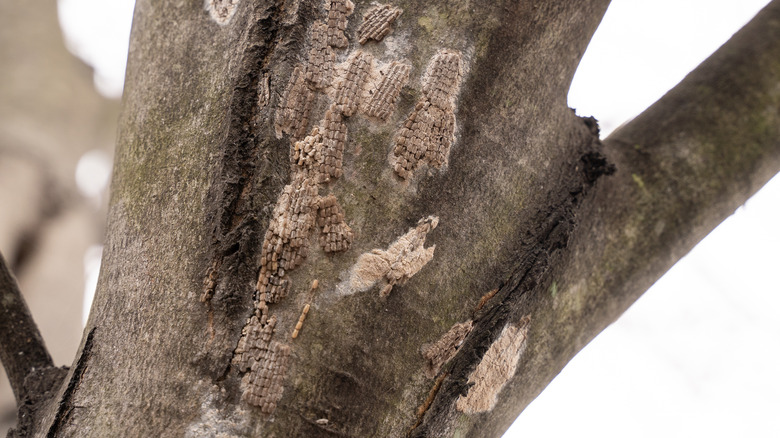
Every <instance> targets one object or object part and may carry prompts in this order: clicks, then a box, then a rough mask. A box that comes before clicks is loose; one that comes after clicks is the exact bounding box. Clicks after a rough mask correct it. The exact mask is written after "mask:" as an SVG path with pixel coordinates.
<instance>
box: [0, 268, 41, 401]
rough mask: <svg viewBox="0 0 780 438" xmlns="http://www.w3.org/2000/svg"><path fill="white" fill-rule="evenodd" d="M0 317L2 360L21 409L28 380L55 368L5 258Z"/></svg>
mask: <svg viewBox="0 0 780 438" xmlns="http://www.w3.org/2000/svg"><path fill="white" fill-rule="evenodd" d="M0 314H1V315H2V317H0V360H1V361H2V362H3V366H4V367H5V372H6V374H7V375H8V379H9V380H10V381H11V388H12V389H13V391H14V397H15V398H16V404H17V406H18V405H20V404H21V402H22V400H24V399H25V396H27V395H28V394H27V393H26V392H27V391H26V389H25V385H24V379H25V378H26V377H27V376H28V375H29V374H30V373H32V372H35V371H36V370H40V369H42V368H48V367H53V366H54V364H53V362H52V359H51V356H50V355H49V352H48V351H47V350H46V346H45V345H44V343H43V338H42V337H41V334H40V332H39V331H38V327H37V326H36V325H35V322H34V321H33V318H32V315H31V314H30V309H29V308H28V307H27V303H25V301H24V298H23V297H22V294H21V292H20V291H19V286H18V285H17V284H16V279H15V278H14V277H13V275H12V274H11V271H10V270H9V269H8V267H7V266H6V263H5V259H4V258H3V255H2V254H0Z"/></svg>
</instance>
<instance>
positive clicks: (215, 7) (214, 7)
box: [206, 0, 239, 25]
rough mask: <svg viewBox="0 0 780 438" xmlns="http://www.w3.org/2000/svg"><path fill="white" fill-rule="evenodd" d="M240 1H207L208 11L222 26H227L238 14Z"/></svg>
mask: <svg viewBox="0 0 780 438" xmlns="http://www.w3.org/2000/svg"><path fill="white" fill-rule="evenodd" d="M238 2H239V0H206V10H207V11H209V14H211V18H213V19H214V21H216V22H217V23H219V24H221V25H225V24H227V23H228V22H229V21H230V19H231V18H233V14H235V12H236V7H238Z"/></svg>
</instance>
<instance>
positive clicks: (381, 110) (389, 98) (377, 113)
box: [366, 61, 412, 120]
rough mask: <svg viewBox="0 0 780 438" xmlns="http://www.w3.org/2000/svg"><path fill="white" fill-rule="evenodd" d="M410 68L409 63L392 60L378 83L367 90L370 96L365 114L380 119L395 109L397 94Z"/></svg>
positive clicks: (406, 78) (407, 76) (407, 78)
mask: <svg viewBox="0 0 780 438" xmlns="http://www.w3.org/2000/svg"><path fill="white" fill-rule="evenodd" d="M411 69H412V66H411V65H409V64H403V63H400V62H397V61H393V62H392V64H390V67H389V68H388V69H387V72H386V73H385V75H384V77H383V78H382V80H381V82H379V85H377V87H376V88H374V89H372V90H371V91H370V92H369V93H370V94H371V97H370V99H369V101H368V108H367V109H366V114H368V115H369V116H371V117H376V118H378V119H380V120H387V118H388V117H389V116H390V114H391V113H392V112H393V110H395V103H396V101H398V95H399V94H401V88H403V86H404V85H406V81H408V80H409V72H410V71H411Z"/></svg>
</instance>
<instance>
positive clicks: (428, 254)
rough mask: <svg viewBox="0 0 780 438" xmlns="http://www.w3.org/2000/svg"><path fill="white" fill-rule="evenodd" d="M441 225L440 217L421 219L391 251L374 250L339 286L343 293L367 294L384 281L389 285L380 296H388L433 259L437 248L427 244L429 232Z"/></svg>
mask: <svg viewBox="0 0 780 438" xmlns="http://www.w3.org/2000/svg"><path fill="white" fill-rule="evenodd" d="M438 224H439V218H438V217H435V216H428V217H427V218H423V219H420V221H419V222H418V223H417V226H416V227H414V228H412V229H410V230H409V231H408V232H407V233H406V234H404V235H403V236H401V237H399V238H398V240H396V241H395V242H393V243H392V244H391V245H390V247H388V248H387V250H381V249H374V250H371V252H367V253H365V254H362V255H361V256H360V257H358V260H357V262H356V263H355V265H354V266H353V267H352V269H351V270H350V276H349V279H348V280H347V281H346V282H344V283H342V284H340V285H339V287H338V290H339V293H341V294H342V295H350V294H353V293H355V292H363V291H366V290H368V289H370V288H371V287H373V286H374V285H375V284H376V283H378V282H379V281H380V280H384V281H385V282H386V283H387V284H386V285H385V286H384V287H382V290H381V291H380V295H381V296H383V297H386V296H388V295H389V294H390V291H392V290H393V286H394V285H396V284H403V283H405V282H406V281H407V280H408V279H410V278H412V276H413V275H414V274H416V273H417V272H418V271H419V270H420V269H422V267H423V266H425V265H426V264H427V263H428V262H429V261H431V259H433V252H434V250H435V249H436V245H432V246H430V247H428V248H425V247H423V245H424V244H425V238H426V237H427V236H428V233H429V232H430V231H431V230H433V229H434V228H436V225H438Z"/></svg>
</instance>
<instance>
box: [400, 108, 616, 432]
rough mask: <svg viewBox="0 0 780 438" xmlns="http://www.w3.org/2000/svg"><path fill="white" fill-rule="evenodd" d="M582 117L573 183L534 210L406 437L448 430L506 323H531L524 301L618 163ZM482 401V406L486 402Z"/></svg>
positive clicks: (559, 189) (592, 121)
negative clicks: (520, 247) (510, 263)
mask: <svg viewBox="0 0 780 438" xmlns="http://www.w3.org/2000/svg"><path fill="white" fill-rule="evenodd" d="M579 120H580V121H581V122H582V123H583V124H584V125H585V128H586V129H588V132H587V134H583V139H582V140H581V141H582V142H583V144H582V145H581V146H579V147H578V148H577V149H576V150H579V151H581V152H580V153H581V154H582V155H581V156H580V158H579V160H574V162H573V163H571V164H570V167H571V168H572V173H571V177H570V178H569V181H568V182H565V183H564V184H568V185H569V189H568V190H565V189H561V188H560V187H558V188H557V189H556V190H557V192H556V193H562V194H565V195H560V196H557V197H553V198H552V199H551V202H552V204H551V205H549V207H548V208H547V209H543V210H539V211H537V213H536V214H535V218H534V219H533V220H532V221H531V223H534V224H539V225H538V226H537V227H535V228H536V229H537V230H539V231H538V232H537V233H536V235H535V236H534V237H533V238H532V239H531V240H530V241H528V242H526V243H525V245H524V246H525V248H527V250H526V251H524V254H525V255H524V256H523V258H522V259H520V260H518V261H517V265H516V267H515V268H514V269H513V270H512V274H511V275H510V276H509V277H508V280H507V281H506V282H505V283H504V284H502V285H501V286H500V287H499V288H498V290H497V291H496V292H495V293H494V292H492V291H491V292H490V293H489V294H488V295H489V296H488V295H486V296H485V297H483V298H482V300H480V305H479V306H478V309H477V310H476V312H475V317H474V328H473V329H472V330H471V332H470V334H469V335H468V336H467V337H466V338H465V340H464V341H463V344H462V346H461V347H460V349H459V351H458V352H457V354H456V355H455V357H454V358H453V359H452V360H451V361H452V365H451V366H450V367H449V368H448V370H449V373H450V378H448V379H447V380H446V381H445V382H444V384H443V385H442V388H441V389H440V390H439V392H438V394H437V397H436V400H434V401H433V403H432V404H431V406H430V408H429V409H428V411H427V412H428V413H426V415H425V418H423V419H422V421H420V422H418V424H417V425H415V426H413V427H412V428H411V430H410V431H409V433H408V434H407V436H408V437H426V436H438V435H440V434H442V433H444V431H445V430H449V429H448V428H449V427H450V426H451V421H454V420H453V419H454V418H455V417H456V416H457V414H456V404H457V402H458V400H459V399H461V397H463V398H467V397H468V394H469V392H470V391H471V390H473V389H474V388H473V386H472V384H471V383H470V382H469V379H470V377H471V376H472V375H473V373H474V372H475V370H476V369H477V367H478V365H479V363H480V362H481V361H482V360H483V359H484V358H485V356H486V354H487V353H488V351H489V350H490V348H491V346H492V345H493V344H494V343H495V342H496V340H497V339H498V338H499V337H500V336H501V333H503V332H504V330H505V328H506V327H508V326H510V325H512V324H514V325H516V326H517V327H526V326H527V321H525V320H524V319H523V318H520V317H519V316H518V315H519V314H523V313H521V312H523V308H522V304H523V301H524V300H525V299H526V298H527V296H526V295H527V294H531V293H534V292H535V291H536V290H537V289H538V287H539V286H540V285H542V284H545V283H544V281H545V279H546V276H547V274H548V270H549V267H550V266H551V265H552V264H553V258H555V257H558V256H560V252H561V251H563V250H565V249H566V248H567V245H568V243H569V238H570V237H571V235H572V233H573V232H574V230H575V228H576V211H577V208H578V206H579V205H580V204H581V200H582V198H583V197H584V196H586V195H587V193H588V191H589V189H590V188H592V187H593V185H594V184H595V183H596V181H597V180H598V179H599V178H601V177H602V176H604V175H610V174H612V173H614V171H615V167H614V165H612V164H609V163H608V162H607V161H606V159H605V158H604V156H603V155H602V154H601V152H599V150H600V148H601V141H600V140H599V138H598V128H597V127H596V128H595V129H594V127H593V125H594V124H595V120H591V119H583V118H579ZM524 337H525V334H524ZM516 365H517V364H515V366H516ZM510 368H512V369H514V368H513V367H510ZM512 374H513V373H512ZM511 378H512V376H509V379H511ZM489 398H490V397H488V399H489ZM464 403H465V402H461V405H462V406H464V407H465V404H464ZM474 406H477V405H476V404H475V405H474ZM479 406H484V403H483V404H479ZM464 410H467V409H464Z"/></svg>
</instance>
